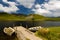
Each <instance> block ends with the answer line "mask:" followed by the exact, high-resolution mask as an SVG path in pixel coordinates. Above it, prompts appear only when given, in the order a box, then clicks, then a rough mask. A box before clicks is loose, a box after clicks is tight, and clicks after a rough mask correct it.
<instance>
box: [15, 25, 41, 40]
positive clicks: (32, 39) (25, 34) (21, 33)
mask: <svg viewBox="0 0 60 40" xmlns="http://www.w3.org/2000/svg"><path fill="white" fill-rule="evenodd" d="M14 29H15V30H16V31H15V33H16V34H17V37H18V39H19V40H27V39H29V40H42V39H40V38H39V37H36V36H35V35H34V33H32V32H31V31H29V30H27V29H26V28H24V27H22V26H19V27H14Z"/></svg>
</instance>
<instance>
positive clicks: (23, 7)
mask: <svg viewBox="0 0 60 40" xmlns="http://www.w3.org/2000/svg"><path fill="white" fill-rule="evenodd" d="M0 12H8V13H16V14H18V13H22V14H30V13H34V14H39V15H43V16H48V17H59V16H60V0H0Z"/></svg>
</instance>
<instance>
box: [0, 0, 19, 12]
mask: <svg viewBox="0 0 60 40" xmlns="http://www.w3.org/2000/svg"><path fill="white" fill-rule="evenodd" d="M3 2H5V3H7V4H9V7H4V6H3V5H2V4H0V11H4V12H16V11H17V10H19V9H18V8H17V7H16V5H17V4H16V3H15V2H8V1H7V0H3Z"/></svg>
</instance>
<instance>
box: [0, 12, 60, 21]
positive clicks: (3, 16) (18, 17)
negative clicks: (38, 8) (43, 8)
mask: <svg viewBox="0 0 60 40" xmlns="http://www.w3.org/2000/svg"><path fill="white" fill-rule="evenodd" d="M32 20H34V21H60V17H53V18H52V17H44V16H41V15H38V14H29V15H25V14H14V13H12V14H9V13H5V12H1V13H0V21H32Z"/></svg>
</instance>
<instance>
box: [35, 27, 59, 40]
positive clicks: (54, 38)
mask: <svg viewBox="0 0 60 40" xmlns="http://www.w3.org/2000/svg"><path fill="white" fill-rule="evenodd" d="M46 29H47V28H43V29H39V30H38V31H37V32H36V33H35V34H36V36H38V37H40V38H42V39H43V40H60V27H48V29H49V31H46Z"/></svg>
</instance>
